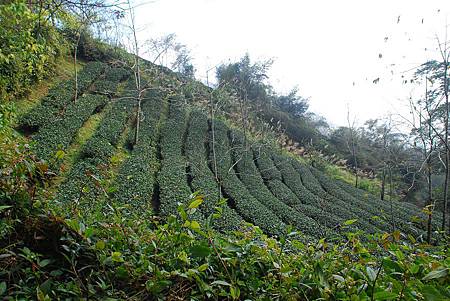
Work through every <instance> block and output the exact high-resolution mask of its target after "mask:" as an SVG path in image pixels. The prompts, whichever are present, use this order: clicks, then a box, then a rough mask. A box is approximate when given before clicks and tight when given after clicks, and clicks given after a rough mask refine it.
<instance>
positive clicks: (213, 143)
mask: <svg viewBox="0 0 450 301" xmlns="http://www.w3.org/2000/svg"><path fill="white" fill-rule="evenodd" d="M208 71H210V70H208ZM208 71H206V85H207V86H208V88H209V77H208ZM209 107H210V109H209V114H210V115H209V118H210V120H211V136H212V137H211V139H212V141H211V144H212V145H211V147H212V154H213V167H214V177H215V178H216V183H217V191H218V192H219V197H220V198H222V188H221V185H220V179H219V175H218V171H217V157H216V131H215V122H214V100H213V97H212V92H211V91H210V92H209Z"/></svg>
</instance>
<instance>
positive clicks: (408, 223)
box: [335, 181, 440, 235]
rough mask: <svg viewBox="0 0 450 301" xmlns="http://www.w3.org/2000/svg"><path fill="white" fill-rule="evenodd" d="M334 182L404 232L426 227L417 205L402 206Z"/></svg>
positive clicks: (345, 184) (412, 231) (424, 218)
mask: <svg viewBox="0 0 450 301" xmlns="http://www.w3.org/2000/svg"><path fill="white" fill-rule="evenodd" d="M335 184H336V185H338V186H339V187H340V188H341V189H342V190H343V191H346V192H347V193H348V194H350V195H353V196H354V197H355V198H356V199H357V200H358V201H359V202H360V203H363V204H366V205H371V206H370V207H373V208H375V209H374V210H377V212H378V213H379V214H380V213H381V214H383V215H384V216H385V218H386V220H387V221H389V222H390V223H391V224H392V223H393V224H394V226H395V228H400V229H401V230H403V231H405V232H406V233H408V232H411V233H412V234H415V235H418V234H420V233H423V231H422V230H423V229H425V228H426V226H425V223H426V222H425V221H426V219H427V217H426V216H425V214H424V213H423V212H420V211H419V209H418V208H417V207H416V208H414V207H413V208H411V207H409V206H404V203H399V202H397V201H386V200H385V201H382V200H380V199H379V198H377V197H376V196H373V195H371V194H370V193H368V192H367V191H364V190H361V189H357V188H355V187H353V186H351V185H349V184H347V183H344V182H341V181H336V182H335ZM372 204H373V205H372ZM391 205H392V207H391ZM418 220H419V222H418ZM413 221H414V222H413ZM420 221H422V222H420ZM439 227H440V223H439V221H434V222H433V228H435V229H438V228H439Z"/></svg>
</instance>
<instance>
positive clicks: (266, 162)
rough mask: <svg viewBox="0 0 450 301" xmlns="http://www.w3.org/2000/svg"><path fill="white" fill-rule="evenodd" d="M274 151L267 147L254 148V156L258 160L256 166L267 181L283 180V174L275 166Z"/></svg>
mask: <svg viewBox="0 0 450 301" xmlns="http://www.w3.org/2000/svg"><path fill="white" fill-rule="evenodd" d="M273 152H274V151H273V150H271V149H269V148H267V147H260V146H257V147H254V148H253V155H254V157H255V160H256V165H257V166H258V169H259V171H260V173H261V176H262V177H263V179H264V180H265V181H269V180H280V181H281V180H282V176H281V172H280V171H279V170H278V169H277V168H276V166H275V165H274V164H273V161H272V158H271V154H272V153H273Z"/></svg>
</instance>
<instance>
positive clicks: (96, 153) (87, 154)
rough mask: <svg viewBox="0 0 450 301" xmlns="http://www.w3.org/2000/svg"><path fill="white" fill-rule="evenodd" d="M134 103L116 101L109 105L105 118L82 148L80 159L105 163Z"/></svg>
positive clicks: (115, 144)
mask: <svg viewBox="0 0 450 301" xmlns="http://www.w3.org/2000/svg"><path fill="white" fill-rule="evenodd" d="M133 106H134V102H133V101H131V100H129V99H118V100H115V101H113V102H112V103H111V105H109V107H108V108H107V111H106V113H105V117H104V119H103V120H102V122H101V123H100V124H99V126H98V128H97V130H96V131H95V133H94V135H93V136H92V138H91V139H89V141H88V142H87V143H86V144H85V145H84V146H83V147H82V149H81V152H80V156H81V157H82V158H98V159H99V160H101V161H102V162H106V161H107V160H108V159H109V158H110V157H111V156H112V155H113V153H114V150H115V146H117V144H118V142H119V139H120V136H121V134H122V132H123V130H124V129H125V127H126V125H127V122H128V120H129V118H130V117H131V114H132V111H133Z"/></svg>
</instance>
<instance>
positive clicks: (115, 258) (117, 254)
mask: <svg viewBox="0 0 450 301" xmlns="http://www.w3.org/2000/svg"><path fill="white" fill-rule="evenodd" d="M111 260H112V261H113V262H123V258H122V253H120V252H112V254H111Z"/></svg>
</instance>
